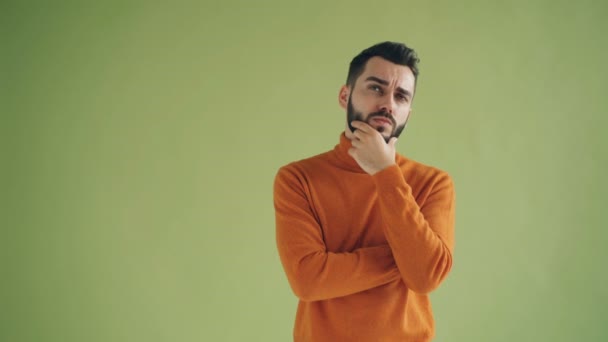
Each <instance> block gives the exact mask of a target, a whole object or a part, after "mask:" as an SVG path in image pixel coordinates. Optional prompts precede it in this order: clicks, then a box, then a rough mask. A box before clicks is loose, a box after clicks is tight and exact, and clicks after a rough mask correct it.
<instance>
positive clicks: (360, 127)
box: [351, 120, 374, 133]
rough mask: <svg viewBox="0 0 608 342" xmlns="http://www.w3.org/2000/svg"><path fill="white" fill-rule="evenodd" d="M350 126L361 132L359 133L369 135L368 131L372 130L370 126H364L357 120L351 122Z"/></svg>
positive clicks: (364, 124) (363, 123)
mask: <svg viewBox="0 0 608 342" xmlns="http://www.w3.org/2000/svg"><path fill="white" fill-rule="evenodd" d="M351 125H352V126H353V127H355V128H356V129H357V130H361V131H363V132H366V133H369V131H370V129H371V130H373V129H374V128H373V127H372V126H370V125H368V124H366V123H365V122H363V121H357V120H355V121H353V122H351ZM357 130H356V131H355V133H356V132H357Z"/></svg>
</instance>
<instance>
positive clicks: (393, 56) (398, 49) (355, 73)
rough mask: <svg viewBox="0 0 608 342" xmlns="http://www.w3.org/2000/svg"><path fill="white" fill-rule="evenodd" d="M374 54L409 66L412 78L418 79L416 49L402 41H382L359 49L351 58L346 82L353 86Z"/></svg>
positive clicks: (418, 60)
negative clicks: (358, 52) (412, 74)
mask: <svg viewBox="0 0 608 342" xmlns="http://www.w3.org/2000/svg"><path fill="white" fill-rule="evenodd" d="M375 56H378V57H382V58H384V59H386V60H387V61H389V62H392V63H395V64H399V65H405V66H407V67H409V68H410V69H411V70H412V72H413V73H414V80H415V81H417V80H418V73H419V71H418V62H420V59H419V58H418V55H416V51H414V49H411V48H409V47H407V46H406V45H405V44H402V43H395V42H383V43H378V44H376V45H374V46H371V47H369V48H367V49H365V50H363V51H361V53H360V54H358V55H357V56H355V58H353V60H352V61H351V62H350V67H349V68H348V76H347V77H346V84H347V85H349V86H351V87H352V86H354V85H355V81H356V80H357V78H358V77H359V76H361V74H362V73H363V70H364V69H365V65H366V64H367V61H368V60H369V59H370V58H372V57H375Z"/></svg>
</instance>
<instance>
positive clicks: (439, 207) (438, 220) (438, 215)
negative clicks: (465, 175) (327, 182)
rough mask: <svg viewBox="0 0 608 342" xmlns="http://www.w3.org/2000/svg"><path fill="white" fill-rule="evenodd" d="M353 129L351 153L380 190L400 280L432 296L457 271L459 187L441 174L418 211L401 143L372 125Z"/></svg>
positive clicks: (431, 183) (429, 183)
mask: <svg viewBox="0 0 608 342" xmlns="http://www.w3.org/2000/svg"><path fill="white" fill-rule="evenodd" d="M351 124H352V126H353V127H355V128H356V130H355V131H354V132H353V136H354V138H353V139H351V142H352V147H351V148H350V149H349V151H348V153H349V154H350V155H351V156H352V157H353V158H354V159H355V160H356V161H357V163H358V164H359V166H361V168H362V169H363V170H364V171H365V172H367V173H368V174H370V175H371V177H372V178H373V180H374V182H375V184H376V191H377V193H378V201H379V204H380V210H381V214H382V219H383V224H384V227H383V229H384V235H385V237H386V239H387V241H388V244H389V246H390V248H391V251H392V252H393V257H394V258H395V263H396V264H397V268H398V269H399V272H400V273H401V278H402V279H403V282H404V283H405V285H406V286H407V287H408V288H410V289H411V290H412V291H414V292H417V293H428V292H431V291H432V290H434V289H435V288H437V286H439V284H440V283H441V282H442V281H443V280H444V279H445V277H446V276H447V274H448V273H449V272H450V269H451V268H452V251H453V249H454V184H453V182H452V180H451V178H450V177H449V176H448V174H447V173H445V172H437V173H436V174H435V175H433V176H432V179H430V180H429V181H427V182H426V183H425V184H424V186H425V188H426V189H428V190H427V191H425V192H424V193H425V195H424V198H421V199H420V203H421V205H419V204H418V202H417V201H416V199H415V198H414V196H413V195H412V188H411V187H410V185H409V184H407V182H406V181H405V178H404V176H403V174H402V171H401V169H400V168H399V166H397V164H396V162H395V155H396V149H395V144H396V143H397V139H396V138H394V137H393V138H391V139H390V141H388V142H385V141H384V138H383V137H382V135H381V134H380V133H379V132H378V131H376V130H375V129H374V128H373V127H371V126H369V125H368V124H366V123H363V122H360V121H353V122H352V123H351Z"/></svg>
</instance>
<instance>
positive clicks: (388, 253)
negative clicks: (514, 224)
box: [274, 134, 454, 342]
mask: <svg viewBox="0 0 608 342" xmlns="http://www.w3.org/2000/svg"><path fill="white" fill-rule="evenodd" d="M350 146H351V145H350V140H348V139H347V138H346V137H345V136H344V134H342V136H341V137H340V143H339V144H338V145H336V147H335V148H334V149H333V150H332V151H329V152H326V153H323V154H320V155H317V156H314V157H312V158H308V159H304V160H300V161H298V162H294V163H291V164H289V165H286V166H284V167H282V168H281V169H280V170H279V172H278V173H277V175H276V178H275V183H274V206H275V210H276V238H277V247H278V250H279V255H280V258H281V262H282V264H283V268H284V270H285V273H286V274H287V279H288V280H289V284H290V285H291V288H292V289H293V292H294V293H295V295H296V296H297V297H298V298H299V299H300V301H299V304H298V309H297V313H296V321H295V327H294V332H293V333H294V341H313V342H323V341H328V342H342V341H348V342H350V341H382V342H388V341H416V342H418V341H430V340H431V338H432V337H433V336H434V320H433V315H432V311H431V304H430V301H429V295H428V294H429V292H431V291H432V290H433V289H435V288H436V287H437V286H438V285H439V284H440V283H441V282H442V281H443V280H444V279H445V277H446V276H447V274H448V272H449V271H450V268H451V266H452V251H453V247H454V187H453V183H452V180H451V179H450V177H449V176H448V174H446V173H445V172H443V171H440V170H438V169H436V168H432V167H429V166H426V165H423V164H420V163H417V162H415V161H413V160H410V159H407V158H405V157H403V156H401V155H397V157H396V163H397V165H394V166H391V167H389V168H387V169H384V170H382V171H380V172H378V173H376V174H374V175H373V176H370V175H369V174H367V173H365V172H364V171H363V170H362V169H361V168H360V167H359V165H358V164H357V162H356V161H355V160H354V159H353V158H352V157H351V156H350V155H349V154H348V153H347V151H348V149H349V148H350Z"/></svg>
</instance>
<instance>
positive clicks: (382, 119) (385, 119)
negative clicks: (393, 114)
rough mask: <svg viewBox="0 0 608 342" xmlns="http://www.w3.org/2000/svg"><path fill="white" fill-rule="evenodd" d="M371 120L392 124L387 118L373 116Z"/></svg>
mask: <svg viewBox="0 0 608 342" xmlns="http://www.w3.org/2000/svg"><path fill="white" fill-rule="evenodd" d="M372 120H374V121H375V122H377V123H380V124H384V125H392V124H393V123H392V122H391V120H389V119H387V118H382V117H375V118H372Z"/></svg>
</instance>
